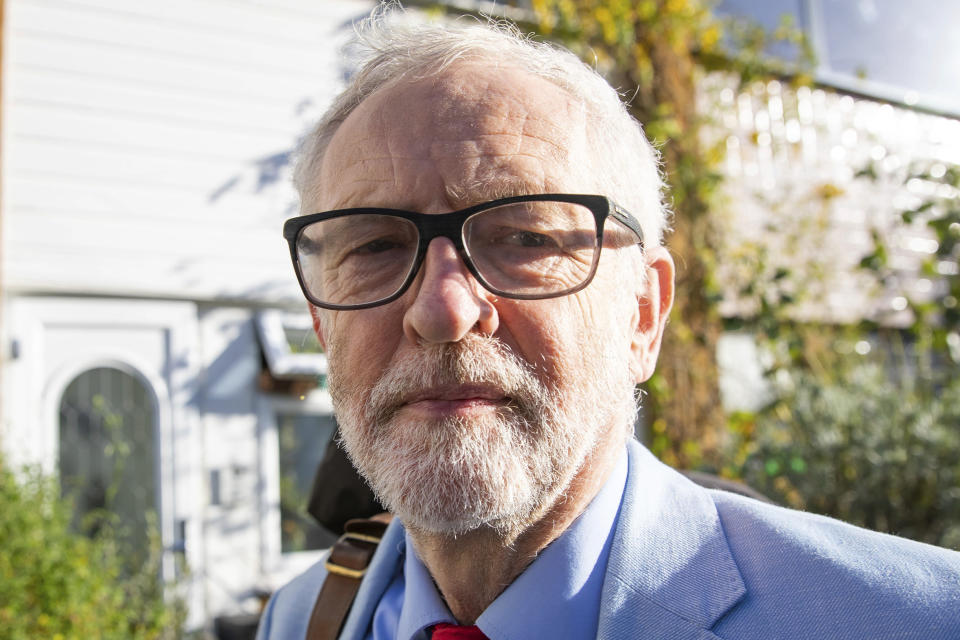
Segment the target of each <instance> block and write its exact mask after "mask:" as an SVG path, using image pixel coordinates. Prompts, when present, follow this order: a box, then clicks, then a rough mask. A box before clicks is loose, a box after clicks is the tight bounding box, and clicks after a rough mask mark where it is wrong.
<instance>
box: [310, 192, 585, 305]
mask: <svg viewBox="0 0 960 640" xmlns="http://www.w3.org/2000/svg"><path fill="white" fill-rule="evenodd" d="M596 235H597V232H596V218H595V216H594V214H593V212H592V211H591V210H590V209H589V208H587V207H585V206H583V205H579V204H572V203H567V202H554V201H534V202H520V203H514V204H508V205H502V206H499V207H494V208H492V209H486V210H484V211H481V212H479V213H476V214H474V215H473V216H471V217H470V218H468V219H467V220H466V222H465V223H464V226H463V244H464V247H465V248H466V252H467V255H468V257H469V259H470V260H471V261H472V262H473V265H474V268H475V269H476V270H477V272H478V273H479V274H480V276H481V277H482V278H483V279H484V280H485V281H486V284H487V285H488V286H490V287H492V288H494V289H497V290H499V291H501V292H503V293H506V294H514V295H550V294H559V293H563V292H565V291H568V290H570V289H573V288H575V287H577V286H579V285H581V284H582V283H584V282H585V281H586V280H587V279H588V278H589V277H590V275H591V272H592V270H593V264H594V261H595V254H596V252H597V239H596ZM418 243H419V232H418V230H417V226H416V225H415V224H414V223H413V222H412V221H410V220H407V219H405V218H400V217H395V216H391V215H380V214H357V215H349V216H342V217H339V218H332V219H329V220H321V221H318V222H315V223H313V224H310V225H308V226H307V227H305V228H304V229H303V230H302V231H301V233H300V235H299V236H298V238H297V255H298V259H299V262H300V269H301V273H302V276H303V280H304V284H305V286H306V288H307V290H308V291H309V292H310V293H311V295H312V296H314V297H315V298H316V299H317V300H320V301H322V302H324V303H328V304H333V305H344V306H346V305H357V304H365V303H368V302H374V301H376V300H381V299H384V298H387V297H389V296H391V295H393V294H394V293H396V292H397V291H398V290H399V288H400V287H401V286H403V283H404V282H405V281H406V279H407V277H408V276H409V275H410V271H411V269H412V268H413V267H414V263H415V261H416V256H417V250H418Z"/></svg>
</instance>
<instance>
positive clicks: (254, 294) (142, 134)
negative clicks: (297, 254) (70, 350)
mask: <svg viewBox="0 0 960 640" xmlns="http://www.w3.org/2000/svg"><path fill="white" fill-rule="evenodd" d="M371 5H372V3H371V2H368V1H360V0H316V1H308V0H281V1H269V2H268V1H266V0H264V1H262V2H258V1H256V0H247V1H242V0H189V1H188V0H165V1H164V2H148V1H146V0H141V1H139V2H131V1H129V0H8V2H7V9H6V20H5V25H4V28H5V34H4V46H5V55H4V63H5V69H4V74H5V76H4V95H3V98H4V103H3V109H4V112H3V138H2V139H3V187H4V198H3V207H4V209H3V216H2V220H3V224H4V226H5V228H4V233H3V241H4V246H3V247H2V249H3V251H2V253H3V257H2V259H3V266H2V271H3V277H4V279H5V285H6V286H5V288H6V290H7V291H8V292H17V291H44V292H81V293H99V294H103V293H107V294H121V295H132V296H169V297H176V298H189V299H216V298H230V299H240V300H254V301H273V300H277V299H289V300H296V299H297V298H298V296H299V294H298V292H297V290H296V288H295V282H294V279H293V278H292V270H291V268H290V266H289V264H288V262H289V258H288V256H287V254H286V249H285V244H284V242H283V240H282V238H281V236H280V226H281V223H282V221H283V219H284V218H285V217H287V216H288V215H290V213H291V210H290V207H291V206H292V204H293V203H294V194H293V191H292V189H291V188H290V187H289V184H288V178H287V175H286V174H282V175H281V176H280V177H279V179H277V180H274V182H273V183H272V184H269V185H267V186H266V187H261V186H259V181H260V179H261V174H262V173H263V172H264V171H266V172H267V173H269V168H268V166H269V162H268V159H269V158H271V157H274V156H276V154H279V153H282V152H284V151H288V150H290V149H291V148H292V147H293V146H294V144H295V143H296V140H297V139H298V136H299V135H301V133H302V132H303V131H304V129H305V127H306V124H307V123H308V122H310V121H311V120H312V119H314V118H315V117H316V115H317V114H318V113H319V111H320V110H321V109H322V108H323V107H324V106H325V105H326V103H327V102H328V101H329V99H330V97H331V96H332V95H333V94H334V93H335V92H336V90H337V89H338V87H339V84H340V75H341V71H342V70H341V68H340V65H341V63H340V62H339V61H338V55H337V54H338V49H339V47H340V45H341V44H342V42H343V41H344V40H345V39H346V38H347V37H348V36H349V33H350V28H349V25H348V23H349V21H351V20H353V19H355V18H357V17H358V16H362V15H364V14H365V13H367V12H368V11H369V8H370V6H371Z"/></svg>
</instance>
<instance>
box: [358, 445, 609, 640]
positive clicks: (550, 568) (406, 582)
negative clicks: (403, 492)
mask: <svg viewBox="0 0 960 640" xmlns="http://www.w3.org/2000/svg"><path fill="white" fill-rule="evenodd" d="M626 478H627V456H626V454H623V455H621V456H620V460H619V462H618V463H617V465H616V467H615V468H614V470H613V473H611V474H610V477H609V478H608V479H607V482H606V483H605V484H604V485H603V487H602V488H601V489H600V492H599V493H597V495H596V496H595V497H594V499H593V500H592V501H591V502H590V504H589V505H588V506H587V508H586V510H585V511H584V512H583V513H582V514H581V515H580V516H579V517H578V518H577V519H576V520H575V521H574V522H573V524H572V525H571V526H570V527H569V528H568V529H567V530H566V531H565V532H563V534H562V535H561V536H560V537H559V538H557V539H556V540H554V541H553V542H552V543H550V545H548V546H547V547H546V548H545V549H544V550H543V551H541V552H540V554H539V555H538V556H537V557H536V559H534V561H533V562H532V563H531V564H530V566H528V567H527V568H526V569H525V570H524V572H523V573H521V574H520V575H519V576H518V577H517V579H516V580H514V581H513V583H512V584H511V585H510V586H509V587H507V588H506V590H504V592H503V593H501V594H500V595H499V596H497V598H496V599H495V600H494V601H493V602H492V603H490V606H489V607H487V609H486V610H484V612H483V613H482V614H481V615H480V617H479V618H478V619H477V621H476V625H477V626H478V627H480V630H481V631H483V633H484V634H486V636H487V637H488V638H490V640H522V639H527V638H535V637H541V638H593V637H596V635H597V620H598V619H599V615H600V595H601V590H602V588H603V577H604V572H605V569H606V566H607V557H608V555H609V553H610V544H611V541H612V539H613V531H614V525H615V523H616V520H617V513H618V512H619V510H620V502H621V499H622V497H623V488H624V485H625V483H626ZM402 553H403V556H404V558H403V562H402V563H399V564H398V565H397V570H396V571H395V573H394V576H393V579H392V580H391V582H390V585H389V586H388V587H387V590H386V591H385V592H384V594H383V597H382V598H381V599H380V602H379V603H378V604H377V607H376V610H375V612H374V615H373V620H372V622H371V626H370V629H369V630H368V631H367V636H366V637H367V640H428V638H429V636H428V635H427V629H428V628H429V627H431V626H432V625H435V624H437V623H438V622H449V623H454V624H455V623H456V620H454V618H453V616H452V615H451V613H450V610H449V609H448V608H447V606H446V604H444V602H443V599H442V598H441V597H440V594H439V593H438V592H437V589H436V586H434V583H433V579H432V578H431V577H430V574H429V572H428V571H427V568H426V567H425V566H424V565H423V563H422V562H421V561H420V558H418V557H417V554H416V553H413V546H412V543H411V541H410V534H409V533H407V534H406V536H405V538H404V549H403V551H402Z"/></svg>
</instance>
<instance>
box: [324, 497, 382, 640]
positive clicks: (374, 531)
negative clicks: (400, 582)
mask: <svg viewBox="0 0 960 640" xmlns="http://www.w3.org/2000/svg"><path fill="white" fill-rule="evenodd" d="M389 523H390V517H389V515H387V514H379V515H376V516H374V517H373V518H370V519H357V520H348V521H347V524H346V525H345V526H344V534H343V535H342V536H340V539H339V540H337V542H336V544H334V545H333V548H332V549H330V555H329V556H328V557H327V578H326V580H324V581H323V586H322V587H320V594H319V595H318V596H317V602H316V604H314V605H313V613H311V614H310V624H309V625H308V626H307V639H306V640H336V637H337V636H338V635H339V634H340V629H341V628H342V627H343V621H344V620H346V619H347V614H348V613H350V606H351V605H352V604H353V599H354V598H356V596H357V591H359V589H360V583H361V582H362V581H363V574H364V573H366V571H367V567H368V566H370V560H371V559H372V558H373V554H374V552H375V551H376V550H377V545H378V544H380V540H381V538H383V533H384V531H386V529H387V525H388V524H389Z"/></svg>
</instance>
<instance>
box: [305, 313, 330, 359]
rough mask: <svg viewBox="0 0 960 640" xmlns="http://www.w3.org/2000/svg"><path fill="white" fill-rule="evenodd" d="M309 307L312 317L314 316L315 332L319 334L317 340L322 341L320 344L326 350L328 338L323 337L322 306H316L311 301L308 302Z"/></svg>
mask: <svg viewBox="0 0 960 640" xmlns="http://www.w3.org/2000/svg"><path fill="white" fill-rule="evenodd" d="M307 307H308V308H309V309H310V317H311V318H313V332H314V333H315V334H317V340H319V341H320V346H321V347H323V350H324V352H326V350H327V340H326V338H324V337H323V320H321V319H320V313H321V312H320V307H315V306H314V305H312V304H310V303H307Z"/></svg>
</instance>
